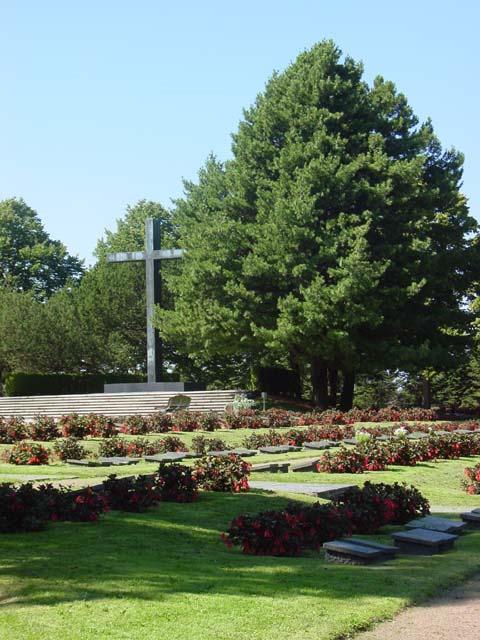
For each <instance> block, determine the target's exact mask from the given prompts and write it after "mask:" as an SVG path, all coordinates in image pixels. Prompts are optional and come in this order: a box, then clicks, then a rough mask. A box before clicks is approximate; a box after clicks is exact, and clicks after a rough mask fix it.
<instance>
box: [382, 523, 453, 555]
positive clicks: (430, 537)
mask: <svg viewBox="0 0 480 640" xmlns="http://www.w3.org/2000/svg"><path fill="white" fill-rule="evenodd" d="M392 538H393V539H394V540H395V544H396V545H397V546H398V547H399V548H400V551H401V552H402V553H406V554H409V555H426V556H431V555H434V554H436V553H441V552H442V551H447V550H448V549H451V548H452V547H453V544H454V542H455V540H457V539H458V536H455V535H453V534H451V533H441V532H440V531H431V530H430V529H410V530H409V531H398V532H397V533H392Z"/></svg>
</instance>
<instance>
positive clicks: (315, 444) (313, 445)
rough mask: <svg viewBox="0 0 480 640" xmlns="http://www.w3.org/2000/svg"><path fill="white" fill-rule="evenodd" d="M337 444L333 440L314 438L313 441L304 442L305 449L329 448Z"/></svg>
mask: <svg viewBox="0 0 480 640" xmlns="http://www.w3.org/2000/svg"><path fill="white" fill-rule="evenodd" d="M336 444H337V443H336V442H334V441H333V440H314V441H312V442H304V443H303V446H304V447H305V449H329V448H330V447H335V446H336Z"/></svg>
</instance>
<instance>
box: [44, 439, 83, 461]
mask: <svg viewBox="0 0 480 640" xmlns="http://www.w3.org/2000/svg"><path fill="white" fill-rule="evenodd" d="M53 450H54V452H55V455H56V456H57V457H58V458H59V460H62V461H63V462H65V460H82V458H86V457H87V455H88V452H87V450H86V449H85V447H84V446H83V445H82V444H81V443H80V441H79V440H78V439H77V438H65V439H62V440H57V441H56V442H55V444H54V445H53Z"/></svg>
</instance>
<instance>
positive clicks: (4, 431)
mask: <svg viewBox="0 0 480 640" xmlns="http://www.w3.org/2000/svg"><path fill="white" fill-rule="evenodd" d="M26 438H28V427H27V425H26V424H25V420H24V419H23V418H15V417H13V416H12V417H11V418H6V419H5V418H3V417H1V416H0V443H1V444H12V443H13V442H19V441H20V440H25V439H26Z"/></svg>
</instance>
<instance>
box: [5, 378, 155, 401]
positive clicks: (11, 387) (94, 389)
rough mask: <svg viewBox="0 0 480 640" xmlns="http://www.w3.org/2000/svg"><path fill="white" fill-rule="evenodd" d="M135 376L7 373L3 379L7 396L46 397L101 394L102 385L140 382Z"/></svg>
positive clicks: (140, 379)
mask: <svg viewBox="0 0 480 640" xmlns="http://www.w3.org/2000/svg"><path fill="white" fill-rule="evenodd" d="M143 379H144V378H143V377H142V376H141V375H135V374H130V375H129V374H122V375H114V374H73V373H72V374H68V373H23V372H14V373H9V374H8V375H7V376H6V377H5V385H4V390H5V395H7V396H48V395H56V394H69V393H103V385H104V384H107V383H114V382H128V381H131V382H141V381H142V380H143Z"/></svg>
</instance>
